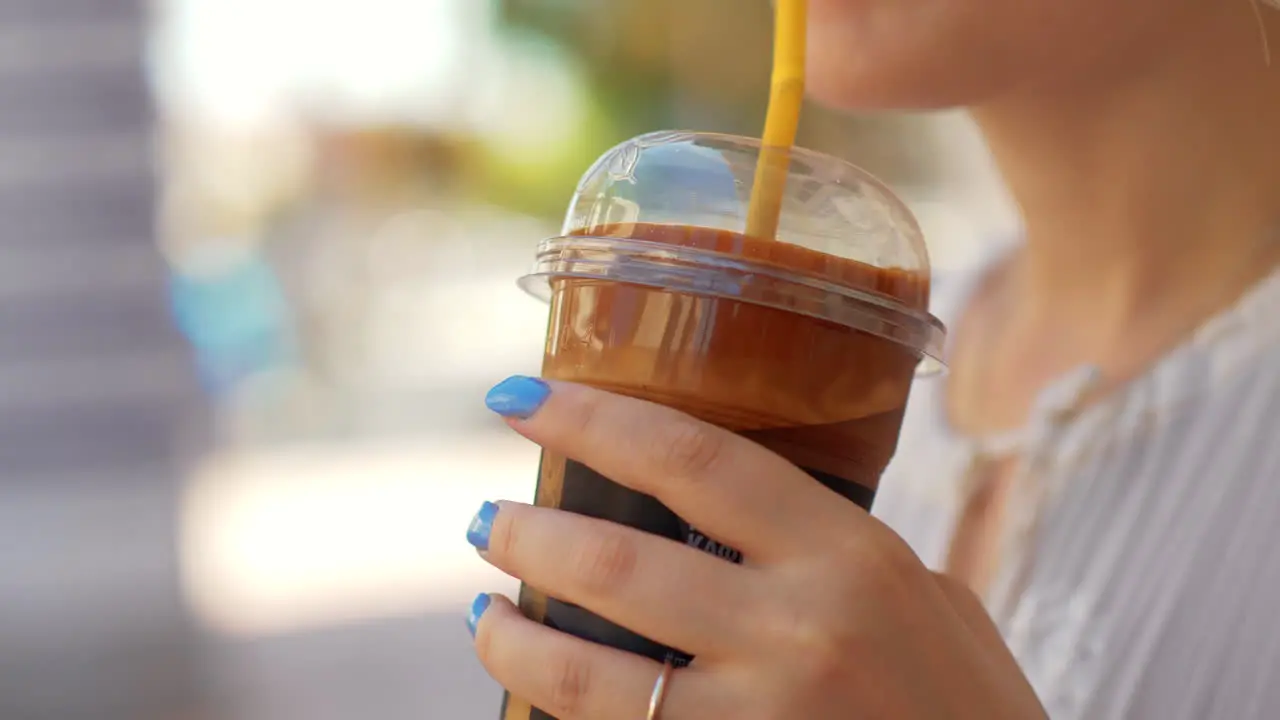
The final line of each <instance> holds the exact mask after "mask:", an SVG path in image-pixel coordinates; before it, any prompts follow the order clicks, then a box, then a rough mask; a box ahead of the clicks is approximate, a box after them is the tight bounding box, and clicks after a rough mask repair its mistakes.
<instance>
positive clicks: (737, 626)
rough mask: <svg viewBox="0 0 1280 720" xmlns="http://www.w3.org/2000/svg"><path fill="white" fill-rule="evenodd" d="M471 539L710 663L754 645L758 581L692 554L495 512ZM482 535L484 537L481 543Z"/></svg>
mask: <svg viewBox="0 0 1280 720" xmlns="http://www.w3.org/2000/svg"><path fill="white" fill-rule="evenodd" d="M472 527H473V528H475V529H476V530H474V531H473V532H472V533H469V534H468V537H469V538H470V539H471V540H472V541H473V542H475V543H476V545H477V547H479V549H480V551H481V555H482V556H483V557H484V558H485V560H487V561H488V562H490V563H492V564H493V565H494V566H495V567H497V568H498V569H500V570H503V571H505V572H506V573H508V574H510V575H512V576H514V577H517V578H520V579H521V580H523V581H525V582H526V583H527V584H528V585H530V586H532V587H534V588H537V589H538V590H541V591H543V592H546V593H548V594H549V595H552V596H554V597H556V598H559V599H561V600H564V601H566V602H570V603H573V604H574V605H579V606H581V607H584V608H586V609H587V610H589V611H591V612H593V613H595V614H597V615H600V616H601V617H604V618H607V619H608V620H610V621H612V622H614V623H616V624H618V625H621V626H623V627H625V628H628V629H630V630H632V631H634V632H637V633H640V634H641V635H644V636H645V637H647V638H650V639H652V640H655V641H657V642H660V643H662V644H664V645H667V646H670V647H677V648H680V649H681V650H684V651H685V652H689V653H692V654H694V655H698V656H701V657H706V658H708V659H715V658H716V657H722V656H725V655H732V654H735V653H737V652H739V651H741V650H742V649H743V643H745V642H748V641H749V638H750V632H749V631H750V628H751V627H752V625H753V623H752V622H751V618H752V612H751V609H750V605H751V602H752V601H751V599H752V598H755V597H757V596H758V595H759V593H758V592H757V591H756V590H755V588H754V584H753V582H752V581H753V580H755V577H754V574H753V573H752V572H751V571H749V570H747V569H746V568H743V567H740V566H738V565H734V564H732V563H728V562H725V561H724V560H721V559H719V558H717V557H714V556H712V555H709V554H707V553H704V552H700V551H698V550H694V549H692V548H689V547H688V546H686V545H681V544H679V543H676V542H673V541H671V540H667V539H666V538H661V537H658V536H656V535H649V534H646V533H642V532H640V531H637V530H634V529H632V528H628V527H623V526H621V525H616V524H614V523H609V522H605V521H603V520H597V519H595V518H589V517H584V516H581V515H574V514H572V513H566V512H560V511H557V510H549V509H546V508H538V507H530V506H528V505H520V504H517V503H500V504H497V505H494V504H487V505H485V507H484V508H482V509H481V511H480V513H479V514H477V516H476V520H475V521H473V523H472ZM481 536H483V537H481Z"/></svg>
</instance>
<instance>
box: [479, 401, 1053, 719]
mask: <svg viewBox="0 0 1280 720" xmlns="http://www.w3.org/2000/svg"><path fill="white" fill-rule="evenodd" d="M503 387H504V392H503V393H501V394H500V396H495V395H491V402H490V406H491V407H492V408H493V409H495V410H496V411H498V412H499V413H500V414H503V415H504V416H506V417H507V418H508V423H509V424H510V425H511V427H513V428H514V429H515V430H516V431H517V432H519V433H521V434H522V435H524V436H525V437H527V438H529V439H530V440H533V441H534V442H536V443H538V444H539V445H542V446H543V447H546V448H548V449H550V450H553V451H555V452H558V453H563V454H564V455H566V456H568V457H571V458H574V459H576V460H579V461H581V462H582V463H584V464H586V465H588V466H590V467H592V468H594V469H595V470H597V471H598V472H600V473H601V474H603V475H605V476H606V477H609V478H611V479H613V480H614V481H615V482H618V483H620V484H622V485H625V486H627V487H630V488H633V489H635V490H638V491H640V492H643V493H646V494H649V495H652V496H654V497H656V498H658V499H659V500H661V501H662V502H663V503H664V504H666V505H667V506H668V507H670V508H671V509H672V510H673V511H674V512H675V513H676V514H677V515H679V516H680V517H682V518H684V519H685V520H687V521H689V522H690V523H692V524H693V525H696V526H697V527H698V528H699V530H701V531H703V532H705V533H706V534H707V535H709V536H711V537H713V538H715V539H717V540H719V541H721V542H724V543H726V544H728V545H730V546H733V547H736V548H738V549H739V550H741V551H742V552H743V554H744V556H745V558H746V562H745V564H744V565H734V564H731V563H729V562H725V561H724V560H721V559H719V558H716V557H714V556H712V555H709V554H707V553H704V552H701V551H699V550H696V549H694V548H690V547H687V546H685V545H682V544H680V543H676V542H673V541H670V540H667V539H664V538H659V537H657V536H653V535H648V534H645V533H642V532H639V531H636V530H632V529H630V528H627V527H623V526H620V525H615V524H612V523H608V522H603V521H600V520H595V519H591V518H587V517H582V516H578V515H574V514H570V513H565V512H561V511H557V510H550V509H544V508H536V507H530V506H527V505H519V504H515V503H502V504H499V505H496V506H494V505H486V508H485V509H484V510H482V511H481V514H480V515H479V516H477V519H476V520H475V521H474V522H473V524H472V531H471V532H470V533H468V538H469V539H470V540H471V542H472V543H473V544H475V545H476V546H477V547H479V548H480V549H481V554H482V555H483V557H484V558H485V559H486V560H487V561H488V562H490V563H492V564H493V565H495V566H496V567H498V568H500V569H502V570H504V571H506V572H507V573H509V574H511V575H514V576H516V577H518V578H520V579H522V580H523V581H525V582H526V583H528V584H529V585H531V586H532V587H535V588H538V589H539V590H542V591H544V592H546V593H547V594H549V595H551V596H553V597H557V598H560V599H562V600H565V601H567V602H570V603H574V604H577V605H580V606H582V607H584V608H586V609H587V610H589V611H591V612H593V613H595V614H597V615H600V616H602V617H604V618H606V619H608V620H611V621H612V622H614V623H616V624H618V625H622V626H624V627H627V628H630V629H631V630H634V631H635V632H637V633H640V634H641V635H644V636H646V637H649V638H652V639H654V640H656V641H658V642H660V643H663V644H665V645H668V646H672V647H678V648H681V649H682V650H686V651H688V652H690V653H692V654H694V655H695V656H696V658H697V659H696V661H695V662H694V664H693V665H691V666H690V667H687V668H681V669H678V670H676V671H675V672H674V675H673V676H672V678H671V682H670V684H669V692H668V694H667V698H666V702H665V703H664V705H663V710H662V713H661V717H662V720H706V719H707V718H715V719H717V720H719V719H726V720H729V719H732V720H756V719H758V720H780V719H782V718H787V719H799V718H803V719H804V720H819V719H821V718H840V719H842V720H844V719H848V718H893V719H894V720H914V719H917V718H918V719H919V720H940V719H942V718H948V719H950V718H975V719H981V720H997V719H1003V718H1008V719H1010V720H1029V719H1033V718H1043V717H1044V716H1045V714H1044V711H1043V709H1042V708H1041V707H1040V705H1039V702H1038V701H1037V699H1036V697H1035V693H1034V692H1033V691H1032V690H1031V688H1030V686H1029V685H1028V684H1027V682H1026V680H1025V679H1024V678H1023V676H1022V675H1021V673H1020V672H1019V671H1018V668H1017V665H1016V663H1015V662H1014V661H1013V659H1012V657H1011V656H1010V655H1009V653H1008V651H1007V650H1006V649H1005V647H1004V645H1003V643H1002V641H1001V639H1000V636H999V634H998V633H997V632H996V630H995V628H994V627H993V625H992V624H991V622H990V620H988V618H987V616H986V614H985V613H984V612H983V610H982V608H981V605H980V604H979V603H978V601H977V599H976V598H975V597H973V596H972V595H971V594H970V593H969V592H968V591H967V590H966V589H964V588H962V587H960V586H958V585H956V584H955V583H952V582H950V581H948V580H946V579H945V578H940V577H938V576H935V575H934V574H933V573H931V572H929V571H928V570H927V569H926V568H925V567H924V565H922V564H921V562H920V561H919V560H918V559H917V558H916V556H915V555H914V554H913V553H912V551H911V550H910V549H909V548H908V547H907V546H906V544H905V543H904V542H903V541H902V540H901V539H900V538H898V536H896V535H895V534H894V533H893V532H891V531H890V530H889V529H888V528H887V527H885V526H884V525H882V524H881V523H880V522H878V521H877V520H875V519H874V518H872V517H870V516H869V515H868V514H867V513H865V512H864V511H862V510H861V509H860V508H858V507H857V506H856V505H854V504H852V503H850V502H848V501H845V500H843V499H842V498H839V497H838V496H837V495H836V494H835V493H833V492H831V491H830V490H828V489H826V488H824V487H823V486H822V485H820V484H819V483H817V482H814V481H813V480H812V479H811V478H810V477H809V476H807V475H805V474H804V473H803V472H801V471H800V470H798V469H797V468H795V467H794V466H792V465H790V464H789V463H787V462H786V461H784V460H783V459H782V458H780V457H778V456H777V455H774V454H773V453H771V452H769V451H767V450H765V449H763V448H761V447H759V446H757V445H754V444H752V443H751V442H749V441H747V440H744V439H742V438H740V437H738V436H736V435H734V434H732V433H730V432H727V431H724V430H721V429H719V428H716V427H713V426H711V425H709V424H706V423H703V422H700V421H698V420H695V419H693V418H691V417H689V416H687V415H684V414H682V413H679V412H676V411H674V410H671V409H669V408H664V407H661V406H659V405H654V404H651V403H646V402H642V401H639V400H634V399H630V398H625V397H621V396H617V395H611V394H609V393H605V392H602V391H598V390H593V389H591V388H587V387H583V386H578V385H571V384H564V383H549V384H548V383H543V382H542V381H538V380H532V379H525V378H515V379H513V380H511V381H508V382H507V383H504V386H503ZM470 624H471V626H472V628H473V631H474V632H475V635H476V652H477V653H478V655H479V656H480V659H481V661H482V662H483V663H484V665H485V667H486V668H487V669H488V671H489V673H490V674H492V675H493V677H494V678H496V679H497V680H498V681H499V682H500V683H502V684H503V685H504V686H506V687H507V688H508V689H509V690H510V691H511V692H512V693H513V694H515V695H516V696H518V697H521V698H524V699H526V700H529V701H530V702H532V704H533V705H534V706H536V707H539V708H542V709H543V710H545V711H547V712H549V713H551V714H552V715H554V716H556V717H558V718H561V719H562V720H579V719H581V720H613V719H616V720H638V719H639V718H643V717H644V715H645V711H646V709H647V707H648V703H649V697H650V693H651V691H652V689H653V686H654V683H655V680H656V679H657V678H658V676H659V674H660V673H661V670H662V668H661V666H660V665H659V664H658V663H655V662H653V661H651V660H649V659H647V658H643V657H640V656H636V655H631V654H628V653H624V652H621V651H618V650H614V649H611V648H607V647H603V646H599V645H596V644H593V643H589V642H586V641H583V640H579V639H577V638H575V637H572V636H569V635H566V634H563V633H560V632H557V631H555V630H552V629H550V628H548V627H546V626H543V625H541V624H539V623H535V622H532V621H530V620H528V619H526V618H525V617H523V616H522V615H521V614H520V612H519V611H518V610H517V608H516V607H515V606H514V605H513V604H512V603H511V602H510V601H509V600H507V599H505V598H501V597H496V596H495V597H492V598H491V597H490V596H481V597H480V598H478V599H477V602H476V605H475V606H474V607H473V611H472V617H471V619H470Z"/></svg>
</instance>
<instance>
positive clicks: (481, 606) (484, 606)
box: [467, 593, 493, 637]
mask: <svg viewBox="0 0 1280 720" xmlns="http://www.w3.org/2000/svg"><path fill="white" fill-rule="evenodd" d="M492 602H493V598H490V597H489V596H488V595H487V594H484V593H482V594H480V595H479V596H478V597H476V599H475V602H473V603H471V610H470V611H469V612H468V613H467V629H468V630H470V631H471V637H475V636H476V626H477V625H479V624H480V618H481V616H483V615H484V611H485V610H488V609H489V605H490V604H491V603H492Z"/></svg>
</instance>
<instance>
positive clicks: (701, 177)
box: [521, 132, 945, 369]
mask: <svg viewBox="0 0 1280 720" xmlns="http://www.w3.org/2000/svg"><path fill="white" fill-rule="evenodd" d="M770 152H778V151H776V150H770ZM761 153H762V146H761V143H760V141H759V140H756V139H752V138H744V137H734V136H729V135H716V134H705V133H682V132H661V133H653V134H649V135H643V136H640V137H638V138H635V139H633V140H629V141H627V142H625V143H623V144H621V145H619V146H617V147H615V148H613V149H612V150H610V151H608V152H607V153H605V154H604V155H603V156H602V157H601V158H600V159H599V160H598V161H596V163H595V164H594V165H593V166H592V167H591V168H590V169H589V170H588V171H587V173H586V174H585V175H584V176H583V178H582V181H581V182H580V183H579V185H578V188H577V192H576V193H575V194H574V196H573V198H572V200H571V202H570V204H569V210H568V213H567V215H566V218H565V222H564V228H563V231H562V235H561V236H560V237H557V238H552V239H550V240H546V241H544V242H543V243H542V244H541V245H540V246H539V249H538V257H537V260H536V263H535V267H534V270H533V272H532V273H531V274H530V275H528V276H526V277H525V278H523V279H522V281H521V285H522V287H524V288H525V289H526V290H528V291H529V292H531V293H532V294H534V295H537V296H539V297H543V298H546V297H549V295H550V281H551V280H554V279H556V278H566V277H578V278H597V279H601V280H613V281H616V282H627V283H635V284H642V285H651V286H657V287H665V288H667V289H670V290H671V291H673V292H691V293H698V294H705V295H718V296H725V297H731V298H734V299H740V300H742V301H744V302H752V303H757V304H762V305H768V306H772V307H777V308H780V309H786V310H790V311H794V312H800V313H803V314H806V315H810V316H814V317H820V318H822V319H825V320H829V321H832V322H836V323H840V324H844V325H847V326H849V327H852V328H856V329H858V330H862V331H865V332H870V333H873V334H875V335H878V336H881V337H884V338H886V339H889V340H892V341H894V342H898V343H901V344H903V345H906V346H908V347H909V348H911V349H912V350H913V351H915V352H917V353H918V354H919V355H920V356H921V357H922V359H925V360H932V361H934V362H926V365H925V369H936V368H937V367H939V364H938V362H937V361H939V360H940V359H941V351H942V344H943V340H944V337H945V331H944V329H943V327H942V324H941V323H940V322H939V321H938V320H937V319H936V318H934V317H932V316H931V315H929V313H928V306H929V276H930V270H929V256H928V251H927V250H926V247H925V242H924V237H923V235H922V233H921V231H920V227H919V225H918V224H917V222H916V220H915V218H914V217H913V216H912V214H911V212H910V210H908V209H907V206H906V205H905V204H904V203H903V202H902V201H901V200H900V199H898V197H897V196H896V195H894V194H893V192H892V191H890V190H889V189H888V188H887V187H885V185H884V184H883V183H881V182H880V181H879V180H877V179H875V178H874V177H873V176H871V175H870V174H868V173H867V172H865V171H863V170H861V169H860V168H858V167H856V166H854V165H851V164H849V163H847V162H845V161H843V160H840V159H838V158H834V157H831V156H828V155H823V154H820V153H815V152H812V151H809V150H804V149H800V148H795V149H792V150H791V151H790V152H789V153H787V156H786V157H783V158H782V162H788V163H789V166H788V168H787V176H786V184H785V187H784V190H783V196H782V204H781V212H780V214H779V216H778V227H777V232H776V234H775V235H774V236H773V237H770V238H751V237H748V236H746V234H745V233H746V232H747V215H748V208H749V206H750V198H751V191H752V187H753V186H754V184H755V179H756V173H757V168H758V165H759V164H760V162H759V161H760V157H761Z"/></svg>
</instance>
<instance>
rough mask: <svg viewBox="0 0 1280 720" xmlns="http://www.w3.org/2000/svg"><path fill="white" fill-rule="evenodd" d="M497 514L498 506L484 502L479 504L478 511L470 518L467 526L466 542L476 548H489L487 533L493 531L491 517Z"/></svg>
mask: <svg viewBox="0 0 1280 720" xmlns="http://www.w3.org/2000/svg"><path fill="white" fill-rule="evenodd" d="M497 516H498V506H497V505H495V504H493V503H491V502H486V503H485V504H483V505H481V506H480V512H478V513H476V516H475V517H473V518H471V525H470V526H469V527H468V528H467V542H469V543H471V546H472V547H474V548H475V549H477V550H488V549H489V534H490V533H492V532H493V519H494V518H495V517H497Z"/></svg>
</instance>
